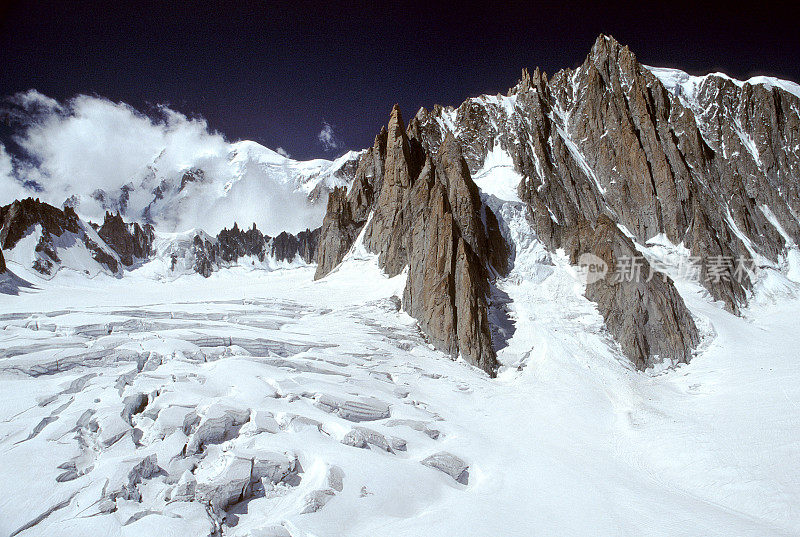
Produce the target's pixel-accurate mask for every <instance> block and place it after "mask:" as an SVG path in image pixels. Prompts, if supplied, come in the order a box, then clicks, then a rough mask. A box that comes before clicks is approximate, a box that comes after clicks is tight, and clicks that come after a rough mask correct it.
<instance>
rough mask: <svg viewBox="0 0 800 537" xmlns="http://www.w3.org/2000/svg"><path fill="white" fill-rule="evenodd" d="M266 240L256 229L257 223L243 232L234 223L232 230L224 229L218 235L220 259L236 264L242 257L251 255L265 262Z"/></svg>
mask: <svg viewBox="0 0 800 537" xmlns="http://www.w3.org/2000/svg"><path fill="white" fill-rule="evenodd" d="M268 238H269V237H266V239H268ZM266 239H265V237H264V235H263V234H262V233H261V232H260V231H259V230H258V229H257V228H256V225H255V223H254V224H253V227H252V228H250V229H248V230H247V231H242V230H241V229H239V226H238V225H237V224H236V223H234V224H233V227H232V228H231V229H230V230H228V229H223V230H222V231H220V232H219V234H218V235H217V244H218V245H219V255H220V258H221V259H222V260H223V261H225V262H234V261H236V260H237V259H239V258H240V257H245V256H248V255H249V256H253V257H255V258H257V259H258V260H259V261H264V259H265V257H266V255H267V248H266V245H267V243H266Z"/></svg>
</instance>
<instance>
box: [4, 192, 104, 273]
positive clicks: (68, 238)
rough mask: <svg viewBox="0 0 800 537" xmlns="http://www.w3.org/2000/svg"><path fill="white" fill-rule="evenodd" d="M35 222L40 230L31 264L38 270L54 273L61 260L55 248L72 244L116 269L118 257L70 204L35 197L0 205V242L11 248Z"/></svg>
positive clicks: (31, 230)
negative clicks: (57, 205) (57, 204)
mask: <svg viewBox="0 0 800 537" xmlns="http://www.w3.org/2000/svg"><path fill="white" fill-rule="evenodd" d="M36 226H39V227H40V229H41V231H40V235H39V238H38V241H37V243H36V247H35V251H34V258H33V259H32V260H31V262H32V265H31V267H32V268H33V269H34V270H36V271H38V272H40V273H41V274H43V275H48V276H49V275H53V274H55V272H56V271H57V270H58V269H59V267H60V264H61V258H60V257H59V255H58V252H59V249H64V248H71V247H74V246H77V247H84V248H86V249H87V250H88V251H89V252H90V254H91V256H92V258H93V259H94V260H95V261H96V262H97V263H99V264H100V265H101V266H103V267H105V268H106V269H107V270H109V271H110V272H112V273H117V272H118V270H119V258H118V257H117V256H116V254H115V253H114V252H113V250H111V249H110V248H109V247H108V246H107V245H106V244H105V243H104V242H103V240H102V239H100V237H99V236H98V235H97V234H96V233H95V231H94V230H93V229H92V227H91V226H88V225H86V224H84V223H83V222H82V221H81V220H80V218H78V215H77V214H75V211H74V210H73V209H72V208H70V207H67V208H65V209H64V210H63V211H62V210H61V209H58V208H57V207H53V206H52V205H48V204H47V203H43V202H40V201H39V200H38V199H33V198H27V199H24V200H16V201H14V202H13V203H11V204H10V205H6V206H5V207H0V246H1V247H2V249H4V250H11V249H13V248H14V247H15V246H16V245H17V243H18V242H19V241H20V239H22V238H23V237H26V236H27V235H29V234H30V233H33V232H34V229H35V227H36Z"/></svg>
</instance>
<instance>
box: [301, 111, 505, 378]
mask: <svg viewBox="0 0 800 537" xmlns="http://www.w3.org/2000/svg"><path fill="white" fill-rule="evenodd" d="M421 136H422V134H421V132H420V129H419V125H418V124H417V123H416V121H415V120H412V122H411V124H410V125H409V128H408V132H406V129H405V125H404V123H403V119H402V116H401V114H400V110H399V109H398V108H397V106H395V108H394V109H393V110H392V115H391V118H390V120H389V125H388V128H387V129H386V130H385V131H382V132H381V133H380V134H379V135H378V136H377V137H376V139H375V144H374V145H373V147H372V148H371V149H369V150H368V151H367V152H366V153H365V154H364V155H363V156H362V158H361V161H360V163H359V168H358V171H357V172H356V177H355V179H354V182H353V186H352V188H351V190H350V192H349V194H346V193H345V192H344V190H337V191H335V192H334V193H332V195H331V197H330V198H329V201H328V214H327V215H326V217H325V221H324V222H323V226H322V235H321V238H320V246H319V250H318V255H317V262H318V268H317V274H316V277H317V278H319V277H322V276H324V275H325V274H327V273H328V272H330V270H332V269H333V268H334V267H335V266H336V265H337V264H338V263H339V262H341V260H342V258H343V257H344V255H345V254H346V253H347V251H348V250H349V249H350V247H351V246H352V244H353V242H354V240H355V238H356V237H357V235H358V234H359V233H360V232H361V231H362V229H363V233H364V244H365V246H366V247H367V248H368V249H369V250H371V251H373V252H376V253H378V254H379V262H380V265H381V267H382V268H383V269H384V270H385V271H386V272H387V274H388V275H389V276H394V275H397V274H399V273H401V272H402V271H403V270H404V268H405V267H408V280H407V283H406V288H405V291H404V293H403V307H404V308H405V309H406V311H408V312H409V314H411V315H412V316H413V317H415V318H416V319H418V321H419V323H420V326H421V328H422V330H423V331H424V332H425V333H426V334H427V335H428V337H429V338H430V340H431V341H432V343H433V344H434V345H436V346H437V347H438V348H440V349H442V350H444V351H446V352H448V353H451V354H453V355H457V354H458V353H461V354H462V355H463V356H464V357H465V358H466V359H467V360H468V361H469V362H471V363H473V364H475V365H477V366H479V367H481V368H482V369H484V370H485V371H487V372H490V373H492V372H493V371H494V368H495V366H496V362H495V351H494V349H493V347H492V340H491V335H490V330H489V321H488V314H487V296H488V292H489V277H490V275H491V274H492V273H493V271H498V270H504V269H505V266H506V265H505V262H504V261H505V259H506V256H507V246H506V245H505V243H504V242H503V241H502V239H500V240H499V242H498V241H497V238H498V237H500V234H499V230H497V220H496V218H495V217H494V215H491V217H486V215H487V214H489V213H491V210H490V209H489V208H488V207H486V206H485V205H484V204H483V203H482V202H481V199H480V195H479V192H478V188H477V186H476V185H475V183H474V182H473V181H472V178H471V176H470V172H469V169H468V167H467V163H466V162H465V160H464V158H463V156H462V153H461V148H460V146H459V144H457V143H456V142H455V139H454V138H453V137H452V136H450V137H448V138H446V139H445V140H444V141H443V143H442V144H441V147H440V148H438V149H437V150H436V151H432V150H431V149H426V148H425V146H423V144H422V140H421ZM370 214H371V215H372V217H371V219H370V218H369V216H370ZM368 221H369V223H367V222H368ZM364 226H366V227H364ZM490 237H491V238H492V239H494V240H493V241H491V242H490V240H489V238H490ZM496 259H502V260H504V261H503V263H500V264H499V266H492V260H496Z"/></svg>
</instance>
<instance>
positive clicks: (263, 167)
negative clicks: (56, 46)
mask: <svg viewBox="0 0 800 537" xmlns="http://www.w3.org/2000/svg"><path fill="white" fill-rule="evenodd" d="M8 102H10V103H11V104H12V105H13V106H14V107H15V109H14V110H11V111H10V112H9V116H10V117H12V119H13V121H14V123H15V125H16V126H17V133H16V135H15V136H14V141H15V142H16V144H17V145H18V146H19V147H20V148H21V150H22V151H23V152H24V153H20V154H17V155H15V157H16V158H15V159H12V157H11V156H9V154H8V152H7V151H6V148H5V147H4V146H3V145H2V144H0V203H2V204H6V203H10V202H11V200H13V199H16V198H20V197H27V196H34V197H39V198H41V199H42V200H43V201H46V202H48V203H51V204H52V205H55V206H61V205H62V204H63V203H64V201H65V200H66V199H67V198H70V197H71V196H76V197H77V200H78V206H77V207H76V210H77V211H78V213H79V214H80V215H81V216H82V217H84V218H89V219H91V220H93V221H98V220H101V219H102V217H103V214H104V212H105V210H106V208H107V207H108V208H111V209H116V208H119V207H120V205H119V203H120V202H119V200H120V196H121V195H123V187H126V185H129V186H130V187H132V190H130V191H129V192H127V194H126V195H127V196H128V199H127V201H125V203H126V210H125V211H124V212H125V214H126V216H127V217H128V218H130V219H143V218H144V217H145V216H144V215H145V214H148V215H149V218H151V219H152V220H153V221H154V222H155V224H156V227H157V228H158V229H160V230H162V231H185V230H187V229H191V228H202V229H204V230H206V231H207V232H209V233H212V234H215V233H216V232H218V231H219V229H221V228H222V227H223V226H227V227H230V226H231V225H232V224H233V222H234V221H237V222H238V223H239V225H240V226H249V225H250V224H251V223H252V222H256V224H257V225H258V227H259V229H261V230H262V231H263V232H265V233H268V234H271V235H275V234H277V233H279V232H280V231H283V230H286V231H289V232H292V233H296V232H298V231H301V230H303V229H305V228H306V227H311V228H313V227H316V226H318V225H320V224H321V222H322V216H323V213H324V210H325V203H324V200H323V202H322V203H317V204H315V205H310V204H309V203H308V200H307V198H306V194H305V193H304V192H302V191H300V190H298V189H297V183H296V180H297V176H298V175H297V174H299V173H300V172H303V173H305V174H309V173H312V172H311V171H309V170H307V169H306V168H304V167H303V166H297V167H295V166H293V164H292V161H291V160H289V161H286V160H284V159H283V158H281V157H277V156H276V155H275V153H274V152H272V151H269V150H266V149H265V148H263V147H262V146H260V145H259V144H256V143H255V142H237V143H235V144H231V143H228V142H227V141H226V140H225V139H224V137H223V136H222V135H221V134H219V133H216V132H212V131H210V130H209V127H208V124H207V122H206V121H205V120H204V119H202V118H189V117H187V116H185V115H184V114H181V113H180V112H176V111H175V110H171V109H170V108H167V107H165V106H160V107H157V108H156V110H155V113H154V114H153V116H148V115H145V114H143V113H141V112H139V111H137V110H135V109H134V108H133V107H131V106H129V105H127V104H125V103H115V102H113V101H110V100H108V99H104V98H100V97H93V96H87V95H79V96H77V97H75V98H73V99H70V100H69V101H66V102H63V103H59V102H57V101H55V100H53V99H51V98H49V97H47V96H44V95H42V94H40V93H38V92H36V91H35V90H31V91H28V92H25V93H20V94H17V95H15V96H14V97H12V98H10V99H9V100H8ZM326 126H328V128H330V126H329V125H327V124H326ZM329 134H330V137H328V138H326V143H329V144H334V145H333V146H332V147H335V146H336V141H335V139H334V137H333V132H332V130H330V131H329ZM278 153H280V154H282V155H284V156H285V157H287V158H288V153H287V152H286V151H285V150H282V149H281V148H278ZM190 168H191V169H195V168H198V169H202V170H203V176H202V178H198V179H197V180H195V181H190V182H186V181H182V178H183V176H184V173H185V172H186V171H187V170H188V169H190ZM33 183H35V185H37V186H32V184H33ZM25 185H28V186H25ZM98 189H102V190H103V191H104V192H105V193H106V197H105V200H102V199H100V200H98V199H97V198H96V197H94V196H93V194H94V193H95V192H96V191H97V190H98ZM125 190H126V191H127V190H129V189H127V188H126V189H125ZM159 192H165V194H164V195H163V196H160V194H158V193H159ZM146 211H147V212H146Z"/></svg>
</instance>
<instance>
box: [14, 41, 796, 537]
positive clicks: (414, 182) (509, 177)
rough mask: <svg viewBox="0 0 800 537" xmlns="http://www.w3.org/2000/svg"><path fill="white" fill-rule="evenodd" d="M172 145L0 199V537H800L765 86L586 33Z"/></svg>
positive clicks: (764, 80)
mask: <svg viewBox="0 0 800 537" xmlns="http://www.w3.org/2000/svg"><path fill="white" fill-rule="evenodd" d="M162 154H163V153H162ZM192 154H195V155H200V156H198V157H196V158H194V159H193V160H192V161H191V162H181V165H180V166H178V167H176V166H175V165H174V162H170V163H169V165H166V164H165V165H163V166H162V165H161V163H160V160H159V159H160V155H155V156H154V158H153V160H152V162H151V163H150V164H148V165H146V166H144V167H142V168H141V169H138V170H137V171H136V173H134V174H133V176H131V177H127V176H126V177H124V178H115V180H114V181H110V182H109V183H108V184H121V185H122V186H121V187H119V188H116V187H115V188H113V189H111V188H106V189H96V190H94V191H91V192H90V193H88V194H87V190H86V189H85V188H83V190H80V189H78V188H77V187H76V188H75V189H74V190H75V191H74V192H73V191H64V192H61V191H58V192H53V191H48V190H46V189H45V190H42V191H41V192H39V193H38V194H37V193H33V192H31V194H32V195H31V196H30V197H27V198H25V197H23V198H21V199H18V200H5V201H7V202H8V203H5V201H4V202H3V203H2V204H0V205H2V207H0V247H2V248H0V293H2V294H3V295H4V296H3V298H2V300H3V306H4V312H2V313H0V318H2V319H3V320H4V321H5V322H7V323H8V326H7V329H6V330H3V331H2V332H3V333H4V335H3V337H4V338H5V339H4V340H3V341H5V342H6V343H7V345H6V347H7V348H6V350H4V351H0V383H1V384H2V386H0V388H2V389H3V390H4V389H5V386H8V387H9V391H7V393H13V394H14V400H13V401H12V402H11V403H9V405H8V408H9V409H10V410H8V411H7V412H5V411H3V412H5V413H4V414H3V415H2V416H0V418H3V419H0V446H3V448H4V449H6V452H7V456H6V457H3V458H0V459H3V460H2V461H0V470H2V472H0V475H3V474H4V473H6V477H7V475H8V473H9V472H10V471H11V468H12V466H13V465H17V464H18V462H15V461H20V460H22V459H23V458H25V460H28V458H32V459H31V460H37V461H42V462H41V464H38V465H19V466H20V467H21V469H20V470H19V471H20V472H23V473H24V475H26V476H33V477H32V478H31V480H30V481H31V482H32V483H33V484H32V485H31V487H32V489H31V490H33V491H34V492H30V493H20V494H6V495H4V496H5V497H4V499H3V500H2V501H0V508H2V507H5V506H9V507H8V508H7V509H8V512H10V513H12V516H10V517H8V518H7V521H5V522H4V521H2V520H0V531H2V530H7V531H8V533H9V534H10V535H18V534H28V533H27V532H30V534H34V533H37V534H38V533H41V534H48V532H50V533H52V532H55V534H58V532H59V531H60V532H62V533H63V532H69V531H73V530H76V528H77V529H80V530H83V531H85V530H86V528H90V529H92V530H95V531H112V530H110V529H109V528H112V529H113V531H119V533H120V534H128V533H127V532H129V531H130V532H133V533H131V534H142V533H147V532H148V531H149V532H158V531H162V530H163V528H162V527H161V526H159V524H161V525H164V526H163V527H165V528H166V527H168V528H169V531H174V532H175V533H181V534H204V535H205V534H208V535H215V536H220V535H240V536H242V537H245V536H249V537H255V536H272V537H278V536H279V537H287V536H289V537H292V536H300V535H302V536H311V535H341V534H345V533H347V534H353V535H375V534H382V533H385V532H386V531H387V530H386V528H391V529H392V530H393V531H396V534H398V535H421V534H433V533H436V534H447V535H465V534H474V535H483V534H490V533H492V532H499V533H500V534H506V535H530V534H532V533H536V532H543V533H545V534H561V533H563V534H587V533H598V534H631V533H635V534H653V535H656V534H657V535H670V536H671V535H676V534H680V535H697V534H719V535H729V534H741V535H765V534H774V535H791V534H796V532H797V531H800V522H798V518H797V515H796V512H795V511H796V509H795V508H794V506H795V505H796V502H797V500H798V499H800V483H798V481H797V480H796V479H795V478H794V477H793V475H794V473H793V472H794V470H793V468H794V467H795V466H796V463H797V462H798V455H797V449H796V446H797V445H798V444H797V443H798V442H800V437H798V433H797V428H796V426H795V420H796V418H797V417H798V416H797V411H796V409H797V408H800V407H798V406H797V405H796V404H794V402H795V401H797V400H800V399H798V397H800V392H798V391H797V386H798V384H797V382H796V371H795V369H796V365H795V363H794V361H793V358H794V357H795V354H796V352H795V349H796V344H797V341H798V340H797V335H796V333H797V332H796V330H794V328H793V326H794V324H796V323H795V316H796V312H797V308H796V303H797V300H796V299H797V297H798V296H800V249H798V244H799V243H800V86H798V85H797V84H795V83H793V82H789V81H785V80H779V79H775V78H770V77H756V78H752V79H750V80H747V81H739V80H735V79H732V78H730V77H728V76H726V75H724V74H722V73H714V74H708V75H704V76H693V75H689V74H687V73H684V72H682V71H679V70H675V69H667V68H657V67H650V66H647V65H644V64H642V63H640V62H639V60H638V59H637V57H636V55H635V54H634V53H633V52H632V51H631V50H629V49H628V47H626V46H623V45H622V44H620V43H619V42H617V41H616V40H615V39H614V38H613V37H610V36H605V35H601V36H599V37H598V38H597V40H596V41H595V43H594V45H593V46H592V48H591V50H590V51H589V54H588V55H587V57H586V59H585V60H584V62H583V63H582V64H581V65H579V66H578V67H576V68H574V69H564V70H561V71H558V72H557V73H554V74H552V75H548V74H546V73H544V72H542V71H541V70H539V69H533V70H530V71H529V70H527V69H524V70H522V73H521V76H520V79H519V80H518V81H516V82H515V83H513V85H512V86H511V87H510V88H509V90H508V91H507V92H506V93H505V94H498V95H480V96H477V97H472V98H468V99H467V100H465V101H464V102H463V103H462V104H461V105H460V106H458V107H442V106H438V105H437V106H434V107H433V108H432V109H430V110H428V109H426V108H421V109H419V110H418V111H416V113H414V114H413V115H409V116H407V117H404V112H403V111H401V110H400V107H399V106H397V105H395V106H394V107H393V108H392V110H391V111H390V112H389V114H388V121H387V124H386V126H385V127H383V128H382V129H381V130H380V131H379V132H377V133H376V134H375V137H374V142H373V144H372V146H370V147H368V148H365V149H363V150H361V151H350V152H347V153H345V154H344V155H342V156H341V157H339V158H337V159H335V160H333V161H328V160H314V161H309V162H298V161H295V160H292V159H290V158H289V157H286V156H284V155H281V154H279V153H277V152H275V151H272V150H269V149H267V148H265V147H263V146H260V145H259V144H256V143H254V142H247V141H240V142H235V143H227V142H226V143H225V145H224V146H221V149H216V150H215V151H214V152H212V153H211V154H202V152H199V151H198V152H193V153H192ZM87 166H91V163H87ZM84 186H85V185H84ZM61 198H63V199H61ZM198 222H201V223H203V225H202V226H200V227H198V226H197V225H196V224H197V223H198ZM284 269H290V270H284ZM53 297H56V298H57V299H58V300H61V301H63V302H64V304H56V303H50V302H51V300H52V298H53ZM17 305H19V306H17ZM17 307H18V308H19V311H17V309H15V308H17ZM5 310H7V311H5ZM442 358H445V359H442ZM446 358H451V359H452V360H448V359H446ZM97 371H102V374H99V373H97ZM19 386H23V387H22V388H18V387H19ZM12 388H13V389H12ZM0 410H2V409H0ZM52 453H57V455H58V457H56V458H58V461H56V460H55V459H54V458H53V457H54V456H55V455H51V454H52ZM59 457H60V458H59ZM50 459H53V460H50ZM62 460H64V461H65V462H63V463H61V464H60V465H58V466H56V464H55V462H60V461H62ZM51 463H52V464H51ZM3 464H5V466H4V467H3V466H2V465H3ZM33 466H36V468H33ZM40 474H41V475H40ZM42 476H43V477H42ZM40 477H41V479H40ZM54 482H55V483H56V485H55V486H53V483H54ZM9 490H10V489H9ZM34 496H36V497H35V498H34ZM38 496H43V497H44V500H42V502H41V503H43V504H44V505H43V506H39V503H40V502H39V498H38ZM2 518H4V517H0V519H2ZM343 528H344V529H343ZM136 532H138V533H136ZM393 534H394V533H393Z"/></svg>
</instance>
